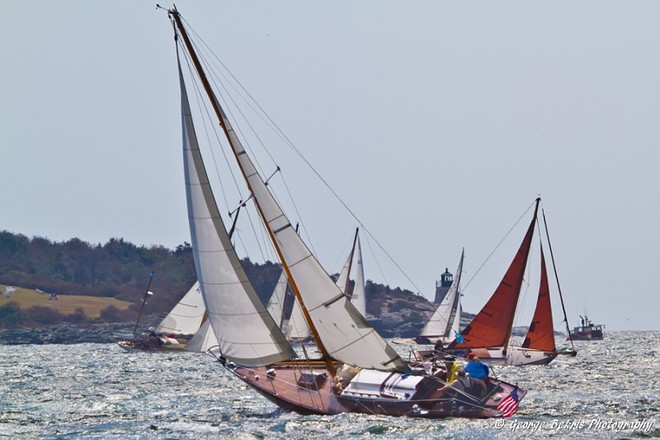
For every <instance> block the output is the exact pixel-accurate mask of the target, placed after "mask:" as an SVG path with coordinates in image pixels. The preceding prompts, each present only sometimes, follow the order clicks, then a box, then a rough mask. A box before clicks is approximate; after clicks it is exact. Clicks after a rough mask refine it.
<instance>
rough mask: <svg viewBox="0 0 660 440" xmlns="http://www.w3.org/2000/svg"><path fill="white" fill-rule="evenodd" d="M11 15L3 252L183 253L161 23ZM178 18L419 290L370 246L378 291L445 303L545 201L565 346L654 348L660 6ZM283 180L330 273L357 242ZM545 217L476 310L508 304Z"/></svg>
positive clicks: (125, 16)
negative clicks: (111, 248) (24, 242)
mask: <svg viewBox="0 0 660 440" xmlns="http://www.w3.org/2000/svg"><path fill="white" fill-rule="evenodd" d="M1 4H2V14H0V33H1V36H2V38H1V39H0V57H1V59H2V60H3V63H2V66H3V67H2V69H1V70H0V72H2V73H1V75H2V81H0V152H1V155H0V188H1V189H0V230H2V229H5V230H8V231H10V232H13V233H21V234H25V235H27V236H28V237H32V236H41V237H47V238H49V239H51V240H54V241H64V240H68V239H70V238H72V237H78V238H80V239H82V240H84V241H88V242H90V243H105V242H106V241H107V240H108V239H109V238H111V237H122V238H124V239H125V240H127V241H130V242H133V243H135V244H138V245H152V244H162V245H164V246H167V247H170V248H174V247H175V246H177V245H178V244H182V243H183V242H184V241H190V238H189V237H190V235H189V229H188V224H187V214H186V205H185V194H184V186H183V173H182V163H181V162H182V160H181V152H180V142H181V134H180V122H179V91H178V83H177V77H176V70H175V69H176V66H175V52H174V44H173V41H172V29H171V26H170V23H169V21H168V19H167V16H166V14H165V13H164V12H163V11H159V10H156V8H155V2H153V1H136V0H131V1H112V2H98V1H97V2H93V1H86V0H85V1H83V0H79V1H66V0H64V1H57V2H52V1H49V2H45V1H29V2H27V1H19V0H3V1H2V2H1ZM162 4H164V5H167V4H166V3H164V2H163V3H162ZM176 4H177V7H178V8H179V10H180V12H181V13H182V15H183V16H184V18H185V19H186V20H187V21H188V22H189V23H190V24H191V25H192V26H193V27H194V29H195V30H196V31H197V32H198V33H199V34H200V35H201V36H202V37H203V39H204V41H205V42H206V43H207V44H209V45H210V46H211V47H212V48H213V50H214V52H215V53H216V54H217V55H218V56H219V57H220V58H221V59H222V61H223V62H224V63H225V64H226V65H228V66H229V67H230V69H231V70H232V71H233V73H234V74H235V75H236V76H237V77H238V78H239V79H240V80H241V82H242V83H243V85H245V86H246V87H247V88H248V89H249V90H250V92H251V94H252V95H253V96H254V97H255V98H256V100H257V101H258V102H259V103H260V105H261V106H262V107H263V108H265V109H266V110H267V112H268V114H269V115H270V116H271V117H272V118H273V119H274V120H275V121H276V122H277V124H278V125H279V127H280V128H282V130H283V131H284V132H285V133H286V134H287V136H288V137H289V138H290V139H291V140H292V141H293V142H294V143H295V145H296V146H297V147H298V148H299V149H300V150H301V151H302V152H303V154H304V155H305V156H306V157H307V159H308V160H309V161H310V162H311V163H312V164H313V165H314V166H315V167H316V169H317V170H318V172H319V173H320V174H321V175H322V176H324V178H325V179H326V180H327V181H328V183H329V184H330V185H331V186H332V187H333V188H334V189H335V191H336V192H337V193H338V194H339V195H340V196H341V197H342V199H343V200H344V201H345V202H346V204H347V205H348V206H350V207H351V209H352V210H353V211H354V212H355V213H356V215H357V216H358V217H359V218H360V220H361V221H362V223H363V224H364V225H365V226H366V227H367V228H368V229H369V231H370V232H371V233H372V234H373V235H374V236H375V237H376V238H377V239H378V241H379V242H380V243H381V244H382V245H383V246H384V247H385V248H386V249H387V251H388V252H389V253H390V255H392V256H393V257H394V259H395V260H396V262H397V263H398V264H399V265H400V266H401V267H402V268H403V270H404V271H405V273H406V274H407V275H408V277H410V279H411V280H412V281H413V282H414V286H413V285H412V284H411V283H410V282H409V281H408V280H407V279H406V277H404V276H403V275H402V274H401V273H400V272H399V271H398V270H396V269H394V268H392V267H391V266H388V263H387V262H386V260H384V259H383V256H382V255H381V256H376V255H374V256H373V257H371V256H370V254H369V243H368V241H367V240H366V239H363V249H364V253H365V270H366V276H367V278H369V279H372V280H374V281H376V282H383V283H387V284H390V285H391V286H397V285H399V286H402V287H405V288H409V289H411V290H415V291H416V290H417V288H419V289H421V292H422V293H423V294H424V295H425V296H427V297H428V298H432V297H433V291H434V284H435V280H436V279H438V278H439V276H440V274H441V273H442V272H443V271H444V269H445V267H449V269H450V271H452V272H453V270H454V268H455V267H456V265H457V263H458V258H459V256H460V252H461V248H462V247H465V250H466V262H465V271H466V273H465V275H464V276H465V278H466V279H469V278H471V277H472V275H474V274H475V272H476V271H477V269H478V268H479V266H481V264H482V263H483V262H484V261H485V260H486V257H487V256H488V255H489V254H490V253H491V251H492V250H493V249H494V248H495V246H496V245H497V243H498V242H499V241H500V240H501V239H502V237H503V236H504V235H505V233H506V232H507V231H508V230H509V228H510V227H511V226H512V225H513V224H514V222H515V221H516V220H517V219H518V218H519V217H520V216H521V215H522V214H523V212H524V211H525V210H526V209H527V207H528V206H529V205H530V204H531V203H532V202H533V201H534V199H535V197H536V196H537V195H538V194H541V196H542V198H543V207H544V209H545V212H546V216H547V218H548V222H549V226H550V233H551V238H552V241H553V242H552V244H553V247H554V250H555V257H556V259H557V265H558V270H559V276H560V279H561V281H562V290H563V292H564V295H565V299H566V305H567V311H568V314H569V319H570V322H571V324H572V325H575V324H576V321H577V317H578V314H582V312H583V311H584V309H585V307H587V308H588V311H589V314H590V316H591V317H592V318H593V319H594V320H595V321H597V322H599V323H605V324H606V325H607V328H608V329H611V330H626V329H656V330H657V329H659V328H660V327H659V324H658V322H659V320H658V319H657V316H656V315H657V311H658V310H660V300H659V299H658V298H659V297H660V288H659V287H658V282H657V279H656V276H657V271H658V263H660V257H658V249H660V233H659V232H658V225H660V197H659V196H658V193H657V191H658V189H660V173H659V172H658V168H660V152H659V149H658V145H657V144H658V140H659V139H660V51H659V50H658V42H659V41H660V2H657V1H618V2H612V1H554V2H529V1H512V2H507V1H503V2H490V1H462V2H445V1H409V2H400V1H382V0H373V1H371V0H370V1H352V0H351V1H332V2H318V1H283V2H270V1H249V2H245V1H240V2H239V1H236V2H226V1H222V2H218V1H199V0H198V1H186V0H183V1H178V2H177V3H176ZM283 172H284V173H285V174H286V175H287V178H288V179H291V180H290V181H288V183H291V182H293V183H294V184H295V182H296V179H298V182H301V181H302V182H303V183H302V184H300V183H299V184H298V185H297V186H296V185H292V188H291V190H292V192H294V193H295V192H299V193H300V194H299V198H297V199H296V203H297V206H298V208H299V210H300V214H301V217H303V218H304V219H305V223H306V228H307V232H308V233H309V237H310V239H311V240H312V243H313V247H314V249H315V251H316V252H317V255H318V257H319V259H320V260H321V262H322V263H323V264H324V265H325V266H326V268H327V270H328V271H330V272H335V271H338V270H339V266H340V265H341V263H342V262H343V258H344V255H343V253H344V252H346V246H347V243H348V242H349V241H350V239H351V235H352V233H353V228H354V227H355V226H356V221H355V220H354V219H352V218H350V216H348V215H347V214H346V213H345V212H344V213H341V214H340V213H339V212H340V211H341V209H340V208H339V207H336V208H335V209H336V211H337V213H338V214H337V215H336V216H334V215H332V214H330V215H328V214H322V213H321V212H320V211H321V210H320V209H318V208H319V206H321V205H323V206H325V205H327V206H333V205H332V203H335V202H333V200H332V198H331V196H330V195H329V194H328V193H327V192H321V191H316V189H315V187H314V186H313V185H312V184H311V183H308V181H307V180H306V179H309V172H307V174H304V173H299V172H298V170H297V169H296V168H295V167H293V166H290V167H288V168H287V167H285V166H283ZM296 196H297V194H294V197H296ZM334 206H336V204H335V205H334ZM529 219H530V217H529V214H528V215H527V216H525V217H524V220H523V221H522V223H521V225H520V227H519V228H518V229H516V230H514V232H513V233H512V235H511V236H510V237H509V238H508V239H507V240H506V241H505V244H503V246H502V247H501V248H500V249H499V250H498V251H497V253H496V254H495V255H494V256H493V257H492V258H491V260H490V261H489V262H488V263H487V265H486V266H485V267H484V269H483V270H482V271H481V272H479V273H478V274H477V276H476V277H475V279H474V281H473V282H472V283H471V284H470V286H468V288H467V289H466V290H465V296H464V298H463V301H464V308H465V310H467V311H470V312H477V311H478V310H479V309H480V308H481V306H482V305H483V304H484V303H485V301H486V300H487V298H488V297H489V295H490V294H491V293H492V291H493V289H494V288H495V287H496V286H497V284H498V283H499V281H500V279H501V277H502V275H503V272H504V270H505V269H506V267H507V265H508V264H509V262H510V260H511V258H512V257H513V253H514V251H515V248H516V247H517V246H518V244H519V242H520V240H521V239H522V234H523V229H524V227H525V226H526V224H527V223H528V222H529ZM371 246H374V244H373V243H371ZM377 258H378V259H380V260H377ZM376 263H378V264H379V265H380V266H381V270H382V271H379V270H378V267H377V266H376ZM415 286H416V287H415ZM530 289H532V288H531V287H530ZM533 296H534V294H533V292H531V291H530V292H528V293H527V299H526V302H525V308H524V309H529V308H531V307H533V302H534V299H533ZM555 306H556V309H555V311H558V305H557V303H556V302H555ZM524 313H527V312H524V311H521V316H520V318H519V319H518V323H519V324H521V325H527V324H529V319H530V314H531V312H530V313H527V314H524ZM555 315H556V317H557V319H556V320H557V321H559V315H558V314H557V313H555ZM557 328H561V327H560V326H557Z"/></svg>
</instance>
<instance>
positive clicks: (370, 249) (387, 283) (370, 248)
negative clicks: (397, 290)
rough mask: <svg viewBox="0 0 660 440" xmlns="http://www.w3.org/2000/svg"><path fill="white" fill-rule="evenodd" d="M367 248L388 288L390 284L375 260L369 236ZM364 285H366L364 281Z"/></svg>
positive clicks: (378, 262)
mask: <svg viewBox="0 0 660 440" xmlns="http://www.w3.org/2000/svg"><path fill="white" fill-rule="evenodd" d="M367 246H368V247H369V251H371V256H372V257H373V261H374V262H375V263H376V267H377V268H378V272H380V276H381V278H382V280H383V281H385V284H386V285H388V286H389V285H390V283H389V281H388V280H387V277H386V276H385V273H384V272H383V268H382V267H381V266H380V261H379V260H378V258H376V253H375V252H374V249H373V247H371V241H370V240H369V236H367ZM365 284H366V280H365ZM365 287H366V286H365ZM417 290H419V289H417Z"/></svg>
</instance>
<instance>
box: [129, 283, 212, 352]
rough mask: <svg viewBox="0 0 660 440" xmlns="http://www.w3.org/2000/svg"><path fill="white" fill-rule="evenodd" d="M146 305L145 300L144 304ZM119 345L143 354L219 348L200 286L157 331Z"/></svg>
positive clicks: (196, 287)
mask: <svg viewBox="0 0 660 440" xmlns="http://www.w3.org/2000/svg"><path fill="white" fill-rule="evenodd" d="M145 303H146V301H144V300H143V304H145ZM136 329H137V324H136ZM117 343H118V344H119V346H120V347H121V348H123V349H125V350H143V351H180V350H185V351H197V352H206V351H207V350H208V349H209V348H210V347H212V346H214V345H217V341H216V340H215V336H214V335H213V331H212V329H211V326H210V323H209V321H208V320H207V319H206V307H205V306H204V299H203V297H202V293H201V291H200V288H199V282H195V284H193V286H192V287H191V288H190V289H189V290H188V292H186V294H185V295H184V296H183V298H181V300H179V302H178V303H177V304H176V305H175V306H174V308H172V310H170V312H169V313H168V314H167V315H166V316H165V318H163V319H162V320H161V321H160V323H159V324H158V325H157V326H156V328H150V329H149V330H148V332H147V333H145V334H142V335H136V336H134V337H133V338H130V339H124V340H121V341H118V342H117Z"/></svg>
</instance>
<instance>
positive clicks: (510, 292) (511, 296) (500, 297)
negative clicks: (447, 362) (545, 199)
mask: <svg viewBox="0 0 660 440" xmlns="http://www.w3.org/2000/svg"><path fill="white" fill-rule="evenodd" d="M538 206H539V205H538V200H537V202H536V208H535V210H534V218H533V219H532V223H530V225H529V229H528V230H527V234H526V235H525V238H524V239H523V242H522V244H521V245H520V249H518V253H516V256H515V257H514V259H513V261H512V262H511V265H510V266H509V270H507V272H506V274H505V275H504V278H503V279H502V282H500V285H499V286H498V287H497V289H496V290H495V293H493V296H491V297H490V300H488V302H487V303H486V305H485V306H484V307H483V308H482V309H481V311H480V312H479V313H478V314H477V316H475V318H474V319H473V320H472V322H471V323H470V324H469V325H468V326H467V327H465V329H464V330H463V331H462V332H461V336H462V337H463V340H464V342H460V343H458V342H457V341H456V340H454V342H452V343H451V344H450V345H449V347H448V348H477V347H505V346H506V345H507V343H508V341H509V337H510V336H511V326H512V325H513V318H514V315H515V313H516V306H517V304H518V297H519V296H520V287H521V285H522V281H523V275H524V273H525V267H526V266H527V257H528V256H529V248H530V246H531V244H532V235H533V234H534V225H535V224H536V214H537V210H538Z"/></svg>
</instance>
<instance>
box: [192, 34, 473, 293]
mask: <svg viewBox="0 0 660 440" xmlns="http://www.w3.org/2000/svg"><path fill="white" fill-rule="evenodd" d="M186 24H187V25H188V23H187V22H186ZM188 26H189V25H188ZM190 29H191V32H192V33H193V34H195V35H196V36H197V38H199V41H201V42H202V44H203V45H204V46H205V47H206V48H207V49H208V52H209V53H210V54H211V55H212V56H213V57H214V58H215V59H216V60H217V62H218V63H219V64H220V65H221V66H222V67H223V68H224V69H225V70H226V71H227V73H228V74H229V75H230V76H231V77H232V78H233V79H234V81H236V84H238V86H239V87H240V88H241V90H242V91H243V92H244V93H245V94H246V95H247V96H248V97H249V98H250V100H251V101H252V103H253V104H254V105H255V106H256V107H257V108H258V109H259V111H260V112H261V115H263V117H265V118H266V120H267V122H269V125H270V126H271V128H272V129H273V130H274V131H275V133H277V134H278V135H279V136H280V137H281V138H282V139H283V140H284V141H285V143H286V144H287V145H289V147H290V148H291V149H292V150H293V151H294V152H295V153H296V154H297V155H298V157H300V159H301V160H302V161H303V162H304V163H305V164H306V165H307V166H308V167H309V169H310V170H311V171H312V172H313V173H314V174H315V175H316V176H317V177H318V179H319V180H320V181H321V182H322V183H323V185H325V187H326V188H327V189H328V191H330V193H331V194H332V195H333V196H334V197H335V198H336V199H337V201H338V202H339V203H340V204H341V205H342V206H343V207H344V208H345V209H346V211H348V213H349V214H350V215H351V216H352V217H353V218H354V219H355V220H356V221H357V222H358V224H359V225H360V226H361V227H362V228H363V229H364V230H365V231H366V232H367V234H368V235H369V236H371V238H372V239H373V240H374V242H375V243H376V244H377V245H378V247H379V248H380V249H381V250H382V251H383V253H385V255H386V256H387V258H389V260H390V261H391V262H392V263H393V264H394V266H395V267H396V268H397V269H398V270H399V271H400V272H401V273H402V274H403V275H404V277H405V278H406V279H407V280H408V281H409V282H410V283H411V284H412V285H413V286H414V287H415V289H417V292H418V293H420V294H421V289H420V288H419V287H417V285H416V284H415V283H414V282H413V281H412V279H410V277H409V276H408V274H407V273H406V272H405V271H404V270H403V269H402V268H401V266H400V265H399V264H398V263H397V262H396V260H394V258H393V257H392V256H391V255H390V254H389V252H387V250H385V248H384V247H383V246H382V245H381V244H380V242H379V241H378V240H377V239H376V238H375V237H374V236H373V234H372V233H371V232H370V231H369V229H368V228H367V227H366V226H365V225H364V224H363V223H362V221H360V219H359V218H358V217H357V215H356V214H355V213H354V212H353V211H352V210H351V209H350V208H349V207H348V205H347V204H346V202H344V200H343V199H342V198H341V197H339V195H338V194H337V192H336V191H335V190H334V189H333V188H332V187H331V186H330V184H329V183H328V182H327V181H326V180H325V179H324V178H323V176H321V174H320V173H319V172H318V171H317V170H316V168H314V166H313V165H312V164H311V162H309V160H308V159H307V158H306V157H305V156H304V155H303V154H302V153H301V152H300V150H299V149H298V148H297V147H296V146H295V144H294V143H293V142H292V141H291V139H289V137H288V136H287V135H286V134H285V133H284V132H283V131H282V130H281V129H280V128H279V126H278V125H277V124H276V123H275V121H274V120H273V119H272V118H271V117H270V115H269V114H268V113H267V112H266V111H265V110H264V108H263V107H262V106H261V105H260V104H259V103H258V102H257V100H256V99H255V98H254V97H253V96H252V94H250V92H249V91H248V90H247V89H246V88H245V87H244V86H243V84H242V83H241V82H240V81H239V80H238V78H236V76H234V74H233V73H232V72H231V70H229V68H228V67H227V66H226V65H225V64H224V63H223V62H222V61H221V60H220V58H219V57H218V56H217V55H216V54H215V52H214V51H213V50H212V49H211V48H209V47H208V45H207V44H206V43H205V42H204V40H203V39H202V38H200V37H199V35H198V34H197V33H196V32H195V30H194V28H192V27H191V28H190ZM223 88H224V87H223ZM225 90H226V89H225ZM232 101H233V100H232ZM234 102H235V101H234ZM248 105H249V103H248ZM250 107H251V108H252V106H251V105H250ZM255 113H256V112H255ZM257 114H258V113H257ZM261 115H260V117H261ZM262 120H263V118H262ZM250 128H252V127H251V126H250ZM257 138H258V137H257ZM258 139H259V138H258ZM262 145H263V144H262ZM264 149H265V150H266V152H267V154H268V155H269V156H270V157H271V159H272V160H273V162H275V163H277V162H276V161H275V159H273V158H272V156H271V155H270V152H269V151H268V150H267V149H266V148H265V146H264ZM287 191H288V186H287ZM299 218H300V217H299ZM308 239H309V238H308ZM310 247H312V246H311V243H310ZM312 251H314V249H313V247H312ZM468 284H469V283H468ZM466 287H467V285H466Z"/></svg>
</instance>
